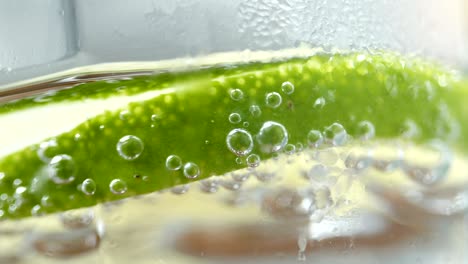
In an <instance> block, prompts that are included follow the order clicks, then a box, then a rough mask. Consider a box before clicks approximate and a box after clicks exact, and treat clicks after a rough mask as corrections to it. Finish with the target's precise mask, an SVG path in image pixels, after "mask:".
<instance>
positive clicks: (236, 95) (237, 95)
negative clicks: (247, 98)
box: [229, 88, 244, 101]
mask: <svg viewBox="0 0 468 264" xmlns="http://www.w3.org/2000/svg"><path fill="white" fill-rule="evenodd" d="M229 96H230V97H231V99H232V100H234V101H241V100H242V99H244V92H243V91H242V90H241V89H239V88H234V89H231V90H229Z"/></svg>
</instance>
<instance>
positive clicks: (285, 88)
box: [281, 82, 294, 94]
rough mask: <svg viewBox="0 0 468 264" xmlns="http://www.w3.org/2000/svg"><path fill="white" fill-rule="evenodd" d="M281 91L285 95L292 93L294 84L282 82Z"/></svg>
mask: <svg viewBox="0 0 468 264" xmlns="http://www.w3.org/2000/svg"><path fill="white" fill-rule="evenodd" d="M281 91H283V93H285V94H292V93H294V84H292V83H291V82H284V83H283V84H282V85H281Z"/></svg>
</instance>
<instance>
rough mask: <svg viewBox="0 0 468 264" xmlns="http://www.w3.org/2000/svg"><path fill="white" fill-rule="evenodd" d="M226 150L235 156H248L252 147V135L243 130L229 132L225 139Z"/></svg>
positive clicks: (237, 129)
mask: <svg viewBox="0 0 468 264" xmlns="http://www.w3.org/2000/svg"><path fill="white" fill-rule="evenodd" d="M226 144H227V147H228V149H229V150H230V151H231V152H232V153H234V154H236V155H237V156H245V155H247V154H249V153H250V152H251V151H252V149H253V146H254V143H253V139H252V135H250V133H249V132H248V131H246V130H244V129H240V128H236V129H233V130H231V132H229V134H228V135H227V137H226Z"/></svg>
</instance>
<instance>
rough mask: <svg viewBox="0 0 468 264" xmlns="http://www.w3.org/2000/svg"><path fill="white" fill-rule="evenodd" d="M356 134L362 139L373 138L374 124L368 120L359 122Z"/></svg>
mask: <svg viewBox="0 0 468 264" xmlns="http://www.w3.org/2000/svg"><path fill="white" fill-rule="evenodd" d="M357 135H358V136H359V138H360V139H362V140H369V139H372V138H374V136H375V127H374V125H373V124H372V123H371V122H369V121H362V122H359V124H358V128H357Z"/></svg>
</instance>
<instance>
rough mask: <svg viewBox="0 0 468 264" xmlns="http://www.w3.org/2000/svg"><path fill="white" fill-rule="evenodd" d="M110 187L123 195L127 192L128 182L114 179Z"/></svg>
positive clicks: (115, 192)
mask: <svg viewBox="0 0 468 264" xmlns="http://www.w3.org/2000/svg"><path fill="white" fill-rule="evenodd" d="M109 189H110V191H111V192H112V193H113V194H118V195H121V194H124V193H126V192H127V183H125V182H124V181H122V180H121V179H114V180H112V181H111V183H110V184H109Z"/></svg>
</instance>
